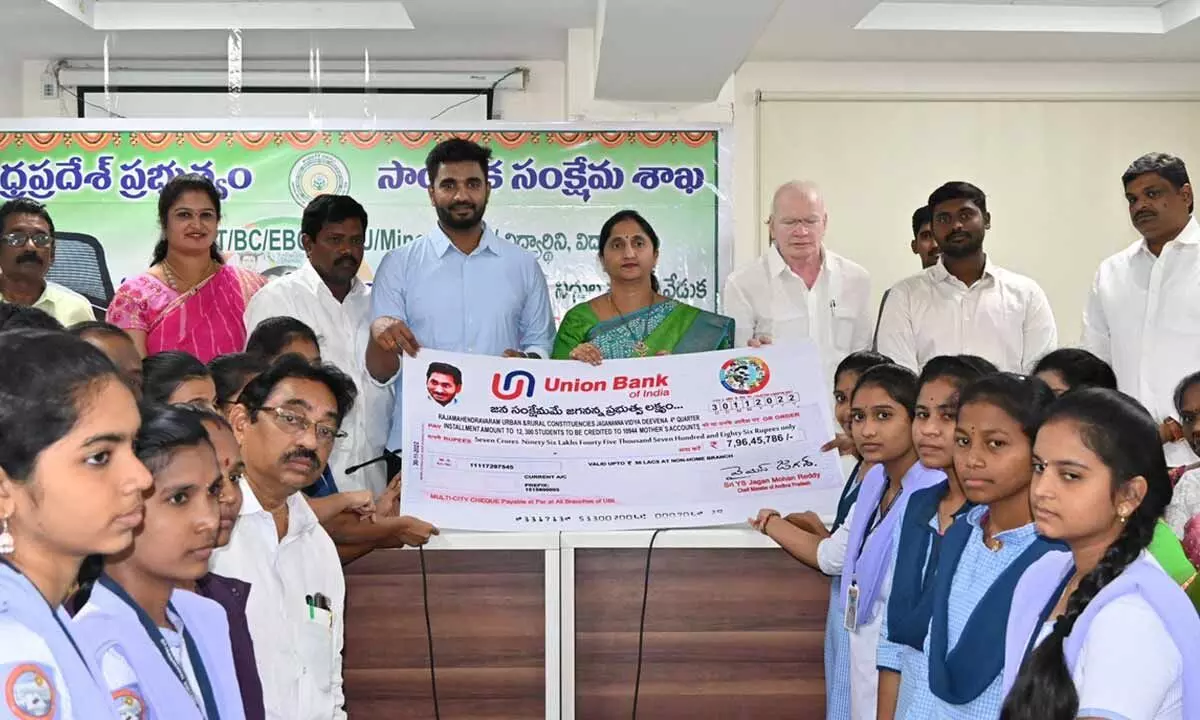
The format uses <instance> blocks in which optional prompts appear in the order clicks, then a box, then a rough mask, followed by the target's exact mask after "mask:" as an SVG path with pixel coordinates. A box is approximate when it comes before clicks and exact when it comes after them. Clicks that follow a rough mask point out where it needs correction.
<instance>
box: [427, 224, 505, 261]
mask: <svg viewBox="0 0 1200 720" xmlns="http://www.w3.org/2000/svg"><path fill="white" fill-rule="evenodd" d="M429 237H430V238H431V239H432V240H433V241H434V248H435V249H436V250H437V254H438V257H444V256H445V255H446V253H448V252H450V250H451V249H452V248H454V243H452V242H450V236H448V235H446V232H445V231H444V230H442V226H441V225H434V226H433V232H431V233H429ZM499 240H500V238H499V237H497V235H496V233H495V232H493V231H492V229H491V228H490V227H488V224H487V223H486V222H485V223H483V234H482V235H480V237H479V247H477V248H476V249H475V253H472V254H476V253H482V252H490V253H491V254H493V255H499V254H500V253H499V251H498V250H497V249H496V247H495V243H496V242H498V241H499Z"/></svg>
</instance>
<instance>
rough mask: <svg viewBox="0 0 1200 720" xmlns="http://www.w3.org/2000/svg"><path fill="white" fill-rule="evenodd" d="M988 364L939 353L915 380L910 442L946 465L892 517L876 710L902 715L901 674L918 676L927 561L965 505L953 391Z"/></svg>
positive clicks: (884, 717)
mask: <svg viewBox="0 0 1200 720" xmlns="http://www.w3.org/2000/svg"><path fill="white" fill-rule="evenodd" d="M994 372H996V366H994V365H992V364H991V363H990V362H988V361H987V360H984V359H983V358H979V357H975V356H971V355H942V356H939V357H935V358H932V359H931V360H930V361H929V362H927V363H925V367H924V369H922V371H921V377H920V380H919V382H918V386H917V405H916V416H915V417H914V418H913V445H914V446H915V447H916V449H917V457H919V458H920V459H921V464H922V465H925V466H926V467H929V468H936V469H939V470H941V471H943V472H944V473H946V480H944V481H943V482H940V483H938V484H937V485H934V486H933V487H930V488H926V489H925V490H919V491H917V492H915V493H913V496H912V498H910V499H909V502H908V507H907V508H905V512H904V518H903V519H902V520H901V521H900V532H899V533H897V534H896V536H895V541H896V546H895V548H894V549H893V551H892V562H893V566H892V592H891V595H890V596H889V598H888V602H887V605H886V606H885V607H884V613H883V625H882V628H881V630H880V636H879V653H878V656H877V662H878V664H879V718H880V720H892V718H894V717H904V715H902V714H899V715H898V714H897V713H896V707H897V701H898V700H900V705H901V706H903V707H907V706H908V705H909V703H910V702H911V698H910V697H908V696H907V695H911V688H912V683H910V684H909V685H908V686H907V689H909V690H910V692H909V693H908V694H907V695H906V697H904V698H903V699H900V698H899V697H898V696H899V691H900V687H901V683H900V679H901V677H902V676H903V675H905V674H908V675H911V676H919V677H925V676H926V674H927V673H926V672H925V670H924V668H922V667H921V666H922V664H923V663H925V652H924V648H923V647H922V646H923V644H924V638H925V630H926V628H927V627H928V626H929V616H930V611H931V609H932V604H931V603H932V596H931V593H930V592H929V590H930V588H931V587H932V583H931V582H930V580H931V579H932V576H933V568H932V567H931V566H930V559H932V560H933V564H936V562H937V556H938V553H939V550H940V545H941V541H942V534H943V533H945V532H946V530H947V529H949V527H950V525H951V524H952V523H953V522H954V520H955V519H957V518H958V517H959V516H961V515H962V514H963V513H964V512H966V510H967V509H969V508H970V507H971V505H970V503H968V502H967V498H966V495H964V494H963V490H962V483H961V482H959V479H958V474H957V473H956V472H955V471H954V428H955V423H956V421H957V418H958V398H959V395H960V394H961V393H962V391H963V389H964V388H965V387H966V386H967V385H969V384H970V383H971V382H973V381H975V380H978V379H979V378H980V377H982V376H984V375H988V374H991V373H994Z"/></svg>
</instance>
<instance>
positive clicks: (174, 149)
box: [0, 130, 725, 316]
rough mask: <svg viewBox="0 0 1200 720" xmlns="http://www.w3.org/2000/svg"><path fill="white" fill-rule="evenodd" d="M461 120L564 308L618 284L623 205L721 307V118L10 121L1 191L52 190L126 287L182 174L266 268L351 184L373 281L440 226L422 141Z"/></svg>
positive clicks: (53, 207)
mask: <svg viewBox="0 0 1200 720" xmlns="http://www.w3.org/2000/svg"><path fill="white" fill-rule="evenodd" d="M451 135H456V136H462V137H469V138H471V139H473V140H475V141H476V142H480V143H483V144H486V145H488V146H490V147H491V148H492V150H493V153H494V156H493V160H492V163H491V167H490V168H489V172H488V178H489V182H490V184H491V187H492V195H491V200H490V202H489V207H488V211H487V215H486V219H487V221H488V223H489V224H490V225H491V227H493V228H494V229H496V231H497V232H498V233H499V234H500V236H501V237H504V238H507V239H509V240H511V241H513V242H515V243H517V244H518V245H520V246H521V247H524V248H526V249H528V250H529V251H530V252H533V253H534V254H536V255H537V256H538V258H539V260H540V261H541V263H542V267H543V269H544V270H545V272H546V277H547V280H548V281H549V283H550V298H551V301H552V302H553V304H554V308H555V312H556V314H557V315H559V316H561V315H562V313H563V312H565V311H566V310H567V309H568V308H569V307H571V306H572V305H574V304H575V303H578V302H581V301H583V300H586V299H588V298H590V297H592V296H594V295H597V294H599V293H601V292H604V290H605V289H606V288H607V278H606V277H605V276H604V274H603V272H602V271H601V270H600V266H599V263H598V261H597V247H598V246H597V233H599V231H600V226H601V225H602V224H603V223H604V221H605V219H607V218H608V217H609V216H610V215H611V214H612V213H614V212H616V211H617V210H620V209H622V208H633V209H635V210H638V211H639V212H641V213H642V214H643V215H644V216H645V217H646V218H647V219H648V220H649V221H650V223H651V224H652V225H653V226H654V228H655V230H656V231H657V233H658V235H659V237H660V238H661V240H662V249H661V255H660V260H659V266H658V271H657V272H658V276H659V278H660V280H661V283H662V287H663V292H664V293H665V294H666V295H669V296H672V297H675V298H677V299H679V300H682V301H685V302H689V303H692V304H694V305H697V306H699V307H702V308H705V309H709V310H712V309H715V308H716V294H717V293H716V291H717V282H718V274H717V273H718V267H717V257H718V245H719V244H720V242H721V232H720V230H719V226H720V224H721V222H720V217H721V215H722V213H723V212H724V211H725V208H723V207H722V205H723V202H722V200H721V198H722V197H724V196H723V194H722V193H721V192H720V190H719V183H718V172H719V170H720V168H719V164H718V155H719V152H718V150H719V143H718V133H717V131H715V130H695V131H645V130H635V131H616V130H614V131H610V130H604V131H587V130H572V131H569V132H568V131H544V130H536V131H534V130H513V131H488V132H472V131H463V132H457V131H455V132H450V131H367V132H362V131H320V132H316V131H282V130H271V131H252V130H236V131H212V132H195V131H191V132H175V131H170V132H151V131H129V132H81V131H67V132H0V198H3V199H10V198H15V197H21V196H25V197H31V198H35V199H37V200H41V201H43V202H46V203H47V205H48V206H49V209H50V212H51V214H52V216H53V218H54V222H55V225H56V229H57V230H58V231H59V232H60V233H62V232H68V233H80V234H84V235H90V236H93V237H95V238H97V239H98V240H99V241H100V243H101V244H102V245H103V248H104V251H105V255H106V258H107V265H108V272H109V273H110V275H111V278H112V282H113V284H114V286H115V285H119V284H120V283H121V281H122V279H123V278H126V277H130V276H132V275H136V274H137V273H139V272H142V271H143V270H145V268H146V266H147V264H148V263H149V260H150V252H151V250H152V248H153V247H154V244H155V242H156V240H157V239H158V236H159V230H158V221H157V214H156V201H157V195H158V191H159V189H161V188H162V187H163V185H165V184H166V182H167V181H168V180H170V179H171V178H172V177H174V176H176V175H179V174H182V173H185V172H199V173H202V174H204V175H207V176H209V177H210V178H212V179H213V180H214V182H215V183H216V185H217V187H218V188H219V189H220V191H221V193H222V196H223V198H224V202H223V206H222V212H223V219H222V225H221V230H220V238H219V242H220V245H221V249H222V251H224V252H225V254H226V255H227V257H228V258H229V261H230V262H235V263H237V264H239V265H241V266H243V267H249V268H252V269H255V270H257V271H259V272H264V273H267V274H269V275H278V274H282V273H284V272H287V271H288V270H290V269H292V268H295V267H296V266H298V265H300V264H301V263H302V262H303V261H304V253H303V251H302V250H301V248H300V242H299V233H300V215H301V211H302V209H303V207H304V206H305V205H306V204H307V203H308V202H309V201H310V200H311V199H312V198H313V197H315V196H316V195H319V194H321V193H342V194H349V195H353V196H354V197H355V198H356V199H357V200H358V201H359V202H361V203H362V204H363V205H364V206H365V207H366V209H367V212H368V214H369V215H370V227H369V230H368V237H367V252H366V262H365V263H364V264H363V270H362V277H363V279H364V280H366V281H370V279H371V277H372V268H374V267H376V266H377V265H378V263H379V261H380V260H381V259H382V258H383V256H384V254H386V253H387V252H388V251H389V250H392V249H394V248H397V247H400V246H401V245H404V244H405V243H408V242H410V241H412V240H413V239H414V238H416V237H419V236H421V235H422V234H424V233H426V232H427V231H428V230H429V229H430V228H432V227H433V226H434V223H435V222H436V216H435V214H434V211H433V208H432V206H431V205H430V202H429V197H428V195H427V192H426V189H427V188H428V177H427V173H426V171H425V167H424V164H425V156H426V154H427V153H428V152H429V150H430V149H431V148H432V147H433V146H434V145H435V144H436V143H437V142H438V141H440V140H442V139H445V138H446V137H450V136H451Z"/></svg>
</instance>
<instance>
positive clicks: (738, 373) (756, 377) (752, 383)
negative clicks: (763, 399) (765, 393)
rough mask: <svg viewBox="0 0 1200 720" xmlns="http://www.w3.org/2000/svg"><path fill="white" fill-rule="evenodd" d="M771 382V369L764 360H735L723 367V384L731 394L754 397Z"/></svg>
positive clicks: (752, 358) (754, 358)
mask: <svg viewBox="0 0 1200 720" xmlns="http://www.w3.org/2000/svg"><path fill="white" fill-rule="evenodd" d="M770 380H771V368H769V367H767V363H766V362H765V361H764V360H763V359H762V358H756V357H739V358H733V359H731V360H728V361H726V363H725V364H724V365H722V366H721V384H722V385H724V386H725V389H726V390H728V391H729V392H731V393H736V394H738V395H753V394H754V393H756V392H758V391H759V390H762V389H763V388H765V387H766V386H767V383H768V382H770Z"/></svg>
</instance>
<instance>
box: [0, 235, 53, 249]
mask: <svg viewBox="0 0 1200 720" xmlns="http://www.w3.org/2000/svg"><path fill="white" fill-rule="evenodd" d="M0 240H3V241H4V244H5V245H7V246H9V247H24V246H25V244H26V243H28V242H29V241H30V240H32V241H33V244H34V246H35V247H40V248H48V247H50V246H51V245H53V244H54V236H53V235H48V234H46V233H18V232H12V233H8V234H7V235H0Z"/></svg>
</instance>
